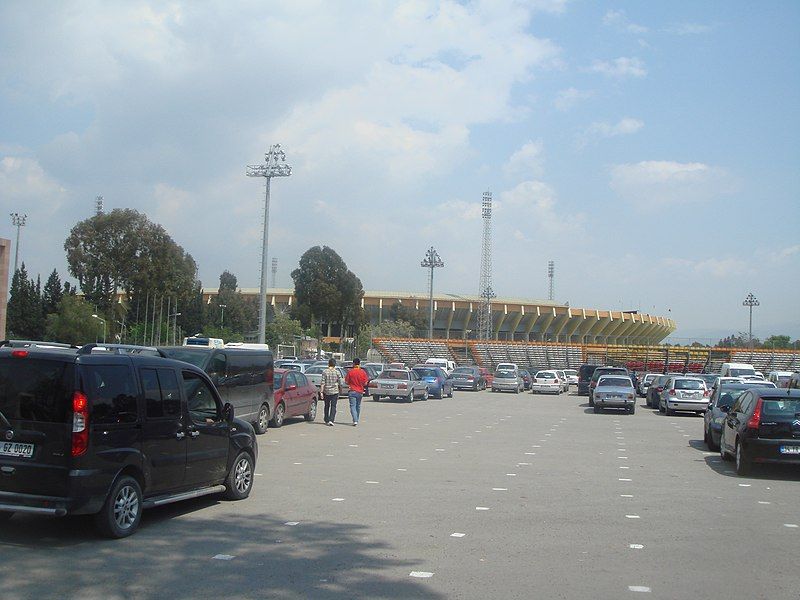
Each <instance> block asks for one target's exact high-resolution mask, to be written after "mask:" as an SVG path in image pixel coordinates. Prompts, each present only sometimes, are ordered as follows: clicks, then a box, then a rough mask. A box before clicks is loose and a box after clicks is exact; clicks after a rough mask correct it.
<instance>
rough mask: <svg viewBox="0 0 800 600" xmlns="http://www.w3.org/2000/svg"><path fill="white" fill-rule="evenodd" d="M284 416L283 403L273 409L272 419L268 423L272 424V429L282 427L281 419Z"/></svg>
mask: <svg viewBox="0 0 800 600" xmlns="http://www.w3.org/2000/svg"><path fill="white" fill-rule="evenodd" d="M285 416H286V407H285V406H284V405H283V402H281V403H280V404H278V406H276V407H275V414H274V415H273V417H272V420H271V421H270V423H272V426H273V427H276V428H278V427H281V426H282V425H283V419H284V417H285Z"/></svg>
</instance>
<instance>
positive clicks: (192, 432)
mask: <svg viewBox="0 0 800 600" xmlns="http://www.w3.org/2000/svg"><path fill="white" fill-rule="evenodd" d="M189 435H190V436H191V437H193V438H196V437H197V436H198V435H200V432H199V431H197V430H195V431H190V432H189Z"/></svg>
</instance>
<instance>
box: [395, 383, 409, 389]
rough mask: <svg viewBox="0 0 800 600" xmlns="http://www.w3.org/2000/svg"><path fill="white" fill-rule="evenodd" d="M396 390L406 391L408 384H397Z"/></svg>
mask: <svg viewBox="0 0 800 600" xmlns="http://www.w3.org/2000/svg"><path fill="white" fill-rule="evenodd" d="M397 389H398V390H407V389H408V384H407V383H398V384H397Z"/></svg>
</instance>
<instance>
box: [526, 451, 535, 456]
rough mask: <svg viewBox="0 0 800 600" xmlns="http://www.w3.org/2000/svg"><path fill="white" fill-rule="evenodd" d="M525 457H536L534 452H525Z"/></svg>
mask: <svg viewBox="0 0 800 600" xmlns="http://www.w3.org/2000/svg"><path fill="white" fill-rule="evenodd" d="M525 455H526V456H536V452H526V453H525Z"/></svg>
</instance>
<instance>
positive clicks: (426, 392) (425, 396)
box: [422, 388, 429, 400]
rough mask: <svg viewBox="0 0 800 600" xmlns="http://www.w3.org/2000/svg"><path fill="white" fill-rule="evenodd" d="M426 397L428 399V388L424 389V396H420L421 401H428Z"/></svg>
mask: <svg viewBox="0 0 800 600" xmlns="http://www.w3.org/2000/svg"><path fill="white" fill-rule="evenodd" d="M428 397H429V394H428V388H425V393H424V394H422V399H423V400H427V399H428Z"/></svg>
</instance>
